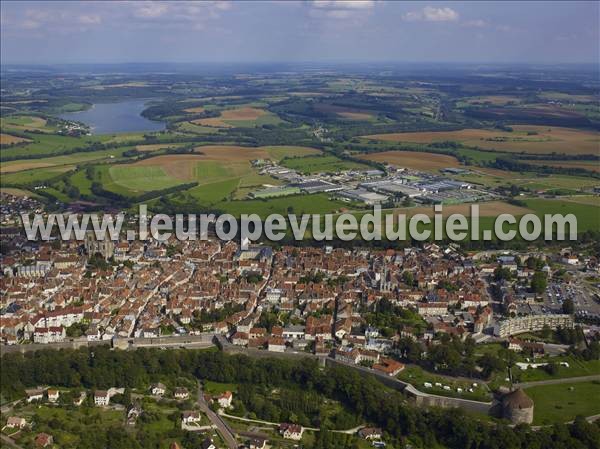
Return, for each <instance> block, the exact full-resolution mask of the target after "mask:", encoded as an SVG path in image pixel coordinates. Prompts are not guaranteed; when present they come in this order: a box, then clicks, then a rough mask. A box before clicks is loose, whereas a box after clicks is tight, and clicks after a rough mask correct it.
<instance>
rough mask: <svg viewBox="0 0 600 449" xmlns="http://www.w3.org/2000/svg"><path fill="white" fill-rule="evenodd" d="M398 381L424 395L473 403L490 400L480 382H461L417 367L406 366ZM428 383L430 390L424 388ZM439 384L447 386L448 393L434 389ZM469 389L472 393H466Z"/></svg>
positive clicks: (437, 388) (441, 389) (487, 392)
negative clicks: (430, 385) (430, 394)
mask: <svg viewBox="0 0 600 449" xmlns="http://www.w3.org/2000/svg"><path fill="white" fill-rule="evenodd" d="M397 377H398V379H400V380H403V381H405V382H410V383H411V384H413V385H414V386H415V388H417V389H418V390H421V391H423V392H426V393H432V394H438V395H440V396H450V397H456V398H464V399H472V400H474V401H483V402H489V401H490V400H491V399H492V398H491V395H490V392H489V390H488V388H487V386H486V385H485V384H484V383H483V382H481V381H472V382H468V381H463V380H459V379H453V378H451V377H445V376H438V375H435V374H433V373H430V372H428V371H425V370H424V369H422V368H421V367H418V366H408V367H406V368H404V370H402V371H401V372H400V374H398V376H397ZM425 382H429V383H431V384H432V385H433V387H431V388H426V387H425V386H424V385H423V384H424V383H425ZM436 382H438V383H441V384H442V385H445V386H449V387H450V388H451V390H450V391H448V390H444V389H443V387H436V386H435V383H436ZM473 382H476V383H477V387H473V386H472V384H473ZM457 388H462V389H463V392H462V393H459V392H457V391H456V389H457ZM469 388H473V393H470V392H469V391H467V390H468V389H469Z"/></svg>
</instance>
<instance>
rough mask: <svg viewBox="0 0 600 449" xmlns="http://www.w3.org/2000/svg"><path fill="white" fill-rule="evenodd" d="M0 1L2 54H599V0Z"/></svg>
mask: <svg viewBox="0 0 600 449" xmlns="http://www.w3.org/2000/svg"><path fill="white" fill-rule="evenodd" d="M0 5H1V21H0V30H1V40H0V42H1V59H2V64H11V63H12V64H18V63H25V64H59V63H125V62H127V63H135V62H159V61H164V62H279V61H286V62H301V61H314V62H336V61H397V62H482V63H483V62H485V63H504V62H510V63H592V64H596V65H597V64H599V62H600V61H599V58H600V56H599V55H600V48H599V42H600V32H599V29H600V26H599V21H600V6H599V3H598V2H386V1H374V0H357V1H327V0H323V1H293V2H292V1H285V2H228V1H210V2H50V1H48V2H16V1H2V2H1V3H0Z"/></svg>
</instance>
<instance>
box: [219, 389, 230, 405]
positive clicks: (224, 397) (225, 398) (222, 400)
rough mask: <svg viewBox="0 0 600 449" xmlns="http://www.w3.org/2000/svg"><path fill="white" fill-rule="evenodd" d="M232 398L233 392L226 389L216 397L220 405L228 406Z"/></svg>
mask: <svg viewBox="0 0 600 449" xmlns="http://www.w3.org/2000/svg"><path fill="white" fill-rule="evenodd" d="M232 399H233V394H232V393H231V391H226V392H224V393H223V394H221V395H220V396H218V397H217V402H218V404H219V406H220V407H223V408H229V407H231V401H232Z"/></svg>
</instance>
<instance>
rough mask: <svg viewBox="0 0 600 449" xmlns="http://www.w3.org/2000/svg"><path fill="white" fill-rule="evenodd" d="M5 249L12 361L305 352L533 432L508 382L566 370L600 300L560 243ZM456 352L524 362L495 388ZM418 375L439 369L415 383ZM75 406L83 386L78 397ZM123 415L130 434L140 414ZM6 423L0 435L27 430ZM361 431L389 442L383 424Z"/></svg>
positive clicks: (11, 242) (41, 391) (16, 243)
mask: <svg viewBox="0 0 600 449" xmlns="http://www.w3.org/2000/svg"><path fill="white" fill-rule="evenodd" d="M3 208H4V209H3V211H4V212H5V215H4V216H5V220H7V221H6V223H5V224H10V223H12V221H11V220H14V219H15V212H16V211H23V210H30V211H42V210H43V206H42V205H41V204H39V203H37V202H36V201H35V200H31V199H28V198H25V199H24V198H22V197H21V198H17V197H11V196H8V195H5V194H3ZM11 229H12V231H11ZM2 239H3V244H4V245H5V246H6V247H7V248H8V251H6V252H5V254H3V255H2V267H3V273H2V278H1V284H0V288H1V290H0V291H1V295H2V296H1V297H2V303H1V307H2V311H3V313H2V315H1V317H0V337H1V339H2V344H3V345H5V346H4V348H5V349H6V351H9V352H12V351H14V350H16V351H19V350H20V348H23V349H24V350H25V351H29V350H31V349H34V348H42V347H44V345H46V346H47V347H55V348H78V347H90V348H94V347H98V345H102V346H108V347H111V348H118V349H124V350H132V349H139V348H152V347H155V348H160V349H166V348H196V349H202V348H206V347H218V348H219V349H221V350H223V351H225V352H227V353H231V354H250V355H251V356H254V357H259V356H261V354H262V356H274V357H284V358H285V357H289V358H292V359H295V358H298V357H308V358H313V359H315V360H319V361H320V363H321V364H325V363H329V364H338V365H340V364H341V365H345V366H350V367H352V368H354V369H357V370H360V371H361V372H369V373H370V374H373V375H375V376H377V377H378V378H387V379H389V380H393V381H394V382H397V384H398V385H399V386H401V387H402V388H403V389H404V391H405V393H407V394H408V395H410V396H412V397H413V398H414V400H415V401H417V403H419V402H424V403H427V404H433V405H441V406H458V407H461V406H465V404H466V407H467V408H469V407H471V406H472V404H479V405H476V406H475V407H483V409H484V410H485V411H486V413H499V415H500V416H501V417H502V418H504V419H507V420H509V422H512V423H515V424H516V423H528V424H531V423H532V422H533V416H534V415H533V402H532V400H531V399H530V398H529V397H528V396H527V395H526V393H525V392H524V391H523V390H522V389H520V388H518V386H519V382H520V380H521V378H522V377H525V374H524V373H527V372H528V371H529V372H531V371H533V370H545V369H547V367H552V369H556V368H555V366H556V365H558V366H559V367H562V368H563V369H566V368H569V362H567V361H564V360H565V356H566V355H567V353H568V351H569V344H571V343H574V342H575V341H573V340H569V338H571V339H573V338H576V339H579V338H581V339H583V341H589V342H592V341H594V340H595V339H597V338H598V334H599V332H600V327H599V326H598V320H600V303H599V301H598V295H597V293H594V290H593V286H590V285H589V282H586V281H585V279H586V278H589V276H590V273H600V265H599V261H598V260H597V258H595V257H593V256H587V255H580V254H577V253H576V252H574V251H573V250H572V249H570V248H566V247H565V248H562V249H561V250H560V251H559V252H557V253H555V254H554V253H547V252H542V251H479V252H475V251H473V252H465V251H463V250H461V248H460V247H459V246H458V245H455V244H447V245H437V244H435V243H428V244H425V245H424V246H422V247H412V246H406V247H404V248H396V249H375V248H359V247H358V248H351V249H346V248H339V247H338V248H334V247H333V246H319V247H311V246H305V247H290V246H283V247H277V248H275V247H271V246H267V245H263V244H254V245H250V246H249V247H247V248H245V249H244V248H242V246H241V245H239V244H238V243H236V242H235V241H229V242H222V241H219V240H218V239H216V238H214V239H212V238H211V239H208V240H205V241H179V240H175V239H173V240H169V241H162V242H159V241H156V240H152V239H150V240H147V241H143V242H142V241H118V242H113V241H110V240H108V239H107V240H103V241H98V240H96V239H95V237H94V236H93V234H92V233H91V232H89V233H88V234H87V235H86V239H85V241H84V242H77V241H72V242H70V241H60V240H57V239H54V240H52V241H50V242H31V241H27V240H25V238H24V237H23V236H22V235H21V233H20V232H19V230H18V229H16V228H10V227H4V228H3V234H2ZM576 318H578V321H579V323H578V324H577V328H576V329H577V335H576V336H575V337H573V332H574V331H575V319H576ZM582 320H583V321H582ZM585 323H589V324H585ZM521 335H524V336H526V338H521ZM543 335H555V336H556V339H558V343H562V344H555V343H546V342H548V341H555V340H556V339H551V340H545V339H544V338H543V337H541V336H543ZM560 339H564V340H560ZM545 341H546V342H545ZM577 341H581V340H577ZM453 342H456V344H459V345H469V346H471V345H472V346H474V347H475V348H478V347H481V348H496V347H499V348H501V350H505V351H509V352H513V353H515V354H519V356H518V358H517V359H516V360H519V361H518V362H516V363H515V366H513V367H512V369H510V368H509V369H508V370H506V371H504V372H503V371H502V370H500V371H499V372H496V373H493V374H490V373H492V372H493V370H494V368H492V367H489V368H484V369H489V370H490V373H487V376H488V379H489V378H490V377H489V376H490V375H491V376H492V377H491V378H492V379H493V380H492V382H481V381H479V382H472V381H468V382H465V381H464V380H461V379H462V377H461V376H458V377H452V376H451V375H449V373H450V372H451V369H450V370H449V369H448V368H449V363H450V359H449V358H448V357H447V356H446V355H445V354H444V353H443V352H440V348H443V347H445V346H446V345H448V344H449V343H450V344H454V343H453ZM502 348H503V349H502ZM475 350H477V349H475ZM494 351H496V349H494ZM498 354H501V353H500V352H499V353H498ZM484 359H485V358H484ZM480 365H482V362H481V360H480ZM422 367H433V368H434V370H438V369H441V371H444V370H446V371H448V375H446V376H444V377H441V376H440V377H436V376H423V370H422ZM455 369H456V368H455ZM461 369H462V368H461ZM457 373H460V374H463V373H462V372H461V371H460V369H457ZM515 386H516V387H517V388H516V389H515ZM196 389H197V386H195V385H193V384H192V385H190V384H186V385H185V386H184V385H172V386H170V387H169V388H167V387H165V385H164V384H162V383H158V384H156V385H152V386H151V388H150V393H148V394H149V395H150V396H151V397H155V398H156V397H163V396H164V395H165V392H166V391H167V390H169V391H170V392H169V394H170V395H171V397H172V398H173V399H172V400H173V401H178V402H183V401H186V400H187V399H189V397H190V391H192V392H194V391H196ZM217 393H218V394H217V395H214V394H213V395H211V394H209V393H202V392H200V393H198V394H201V395H204V398H203V402H202V404H211V403H214V404H215V405H216V406H215V407H216V408H215V410H217V411H218V415H217V414H215V415H214V416H215V418H214V419H215V420H217V419H222V418H223V417H230V418H232V419H235V416H234V415H229V414H228V412H227V411H228V410H229V409H230V408H231V407H232V405H231V404H232V403H231V401H232V398H233V395H232V392H231V391H218V392H217ZM26 394H27V402H31V401H38V400H41V401H49V402H50V403H56V401H57V400H58V395H59V391H58V390H57V389H48V387H46V388H44V387H39V388H36V389H33V390H27V392H26ZM88 395H89V397H90V398H91V399H89V400H92V399H93V404H94V405H95V406H99V407H108V406H109V404H111V397H113V396H117V397H122V395H123V388H120V389H119V388H116V387H114V386H112V387H110V388H109V389H107V390H96V391H89V392H88ZM85 399H86V392H85V391H82V392H81V393H80V394H79V395H76V397H75V398H74V402H75V403H80V404H81V403H82V402H83V401H84V400H85ZM494 401H496V402H497V403H498V404H499V405H498V407H499V410H500V411H499V412H498V411H496V412H494V411H493V406H492V404H493V403H494ZM523 404H526V405H527V406H526V407H523ZM202 410H204V413H205V414H203V411H202ZM127 413H128V414H127V417H128V423H129V424H130V425H135V422H136V419H137V417H138V416H139V415H140V414H141V413H142V406H141V405H140V404H136V405H135V406H131V408H129V409H128V411H127ZM207 413H208V405H206V406H205V407H204V408H203V409H200V410H198V409H192V410H185V411H183V412H182V415H181V429H182V430H190V429H191V431H199V430H200V431H201V430H204V431H206V430H210V429H211V428H212V427H211V424H209V421H210V416H209V415H208V414H207ZM207 416H208V418H207ZM13 418H14V419H12V418H11V421H10V423H11V424H9V425H15V426H21V424H22V423H21V424H20V423H17V421H16V419H17V418H18V417H13ZM23 425H25V424H23ZM213 425H214V424H213ZM305 427H306V428H310V426H304V427H303V426H302V425H299V424H296V423H280V426H279V432H280V436H282V437H283V438H284V439H292V440H300V439H301V438H302V432H303V431H304V428H305ZM224 432H227V430H224ZM357 432H358V434H357V435H359V436H361V437H362V438H366V439H367V440H369V441H375V442H380V443H381V444H385V443H383V440H382V439H381V435H380V434H381V429H371V428H366V427H361V428H359V429H357ZM49 437H51V435H49ZM263 437H265V436H264V435H263ZM38 438H40V436H39V435H38ZM42 438H43V436H42ZM267 440H268V438H263V440H262V441H263V442H265V441H267ZM211 441H212V440H211ZM252 447H263V446H252Z"/></svg>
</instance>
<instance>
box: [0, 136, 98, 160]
mask: <svg viewBox="0 0 600 449" xmlns="http://www.w3.org/2000/svg"><path fill="white" fill-rule="evenodd" d="M24 135H26V136H27V138H28V139H31V140H33V142H31V143H28V144H27V145H23V146H19V147H12V148H4V149H2V150H1V151H0V155H2V158H14V157H18V156H23V155H47V156H51V155H59V154H61V153H65V152H66V151H71V150H74V149H76V148H80V149H84V148H86V147H88V146H89V145H91V144H93V143H101V142H105V141H107V140H108V139H109V137H108V136H85V137H69V136H61V135H58V134H37V133H28V132H25V133H24Z"/></svg>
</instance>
